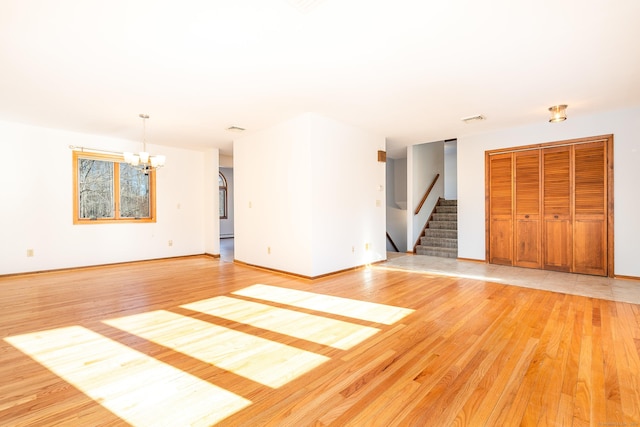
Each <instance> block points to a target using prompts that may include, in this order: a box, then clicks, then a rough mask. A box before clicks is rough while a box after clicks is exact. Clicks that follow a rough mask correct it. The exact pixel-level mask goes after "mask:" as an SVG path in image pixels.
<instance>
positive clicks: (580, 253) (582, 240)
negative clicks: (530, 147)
mask: <svg viewBox="0 0 640 427" xmlns="http://www.w3.org/2000/svg"><path fill="white" fill-rule="evenodd" d="M574 153H575V154H574V156H575V213H574V227H573V234H574V237H573V271H574V272H575V273H584V274H597V275H602V276H606V275H607V233H606V221H607V218H606V211H607V184H606V176H607V174H606V164H607V162H606V151H605V144H604V141H602V142H594V143H590V144H582V145H578V146H575V147H574Z"/></svg>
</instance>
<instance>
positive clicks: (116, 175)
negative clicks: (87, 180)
mask: <svg viewBox="0 0 640 427" xmlns="http://www.w3.org/2000/svg"><path fill="white" fill-rule="evenodd" d="M78 159H90V160H102V161H107V162H113V163H114V165H113V186H114V188H113V197H114V214H115V217H114V218H96V219H86V218H79V206H78V204H79V199H78V197H79V195H78ZM121 163H124V158H123V157H122V156H119V155H114V154H103V153H93V152H87V151H75V150H74V151H73V161H72V173H73V223H74V224H113V223H132V222H135V223H141V222H144V223H149V222H156V171H155V170H152V171H150V172H149V217H145V218H137V219H136V218H130V217H126V218H122V217H120V164H121Z"/></svg>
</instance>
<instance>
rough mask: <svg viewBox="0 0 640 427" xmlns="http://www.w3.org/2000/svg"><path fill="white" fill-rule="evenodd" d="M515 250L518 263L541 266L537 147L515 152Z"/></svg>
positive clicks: (515, 263) (533, 266)
mask: <svg viewBox="0 0 640 427" xmlns="http://www.w3.org/2000/svg"><path fill="white" fill-rule="evenodd" d="M513 161H514V200H515V206H514V209H515V214H514V236H513V239H514V243H515V247H514V254H515V259H514V262H513V264H514V265H516V266H518V267H529V268H540V267H541V266H542V262H541V260H542V257H541V245H540V240H541V236H540V151H539V150H531V151H523V152H518V153H514V155H513Z"/></svg>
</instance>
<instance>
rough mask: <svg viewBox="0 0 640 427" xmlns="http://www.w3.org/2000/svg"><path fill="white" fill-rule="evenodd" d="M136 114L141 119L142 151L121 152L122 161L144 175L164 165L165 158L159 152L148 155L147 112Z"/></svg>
mask: <svg viewBox="0 0 640 427" xmlns="http://www.w3.org/2000/svg"><path fill="white" fill-rule="evenodd" d="M138 116H139V117H140V118H141V119H142V151H140V152H139V153H137V154H134V153H130V152H125V153H123V155H124V161H125V162H127V163H128V164H130V165H131V166H133V167H135V168H137V169H139V170H140V172H142V173H144V174H145V175H149V172H151V171H152V170H154V169H157V168H161V167H162V166H164V162H165V160H166V158H165V156H163V155H161V154H158V155H155V156H151V155H149V152H148V151H147V119H148V118H149V116H148V115H147V114H138Z"/></svg>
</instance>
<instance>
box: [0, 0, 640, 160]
mask: <svg viewBox="0 0 640 427" xmlns="http://www.w3.org/2000/svg"><path fill="white" fill-rule="evenodd" d="M296 3H298V4H296ZM639 22H640V1H638V0H608V1H604V0H554V1H549V0H526V1H525V0H519V1H513V0H485V1H478V0H446V1H445V0H440V1H430V0H415V1H409V0H393V1H392V0H377V1H376V0H316V1H313V0H311V1H310V0H174V1H169V0H166V1H161V0H108V1H105V0H55V1H52V0H0V120H9V121H18V122H25V123H30V124H35V125H41V126H47V127H54V128H62V129H69V130H74V131H79V132H89V133H96V134H102V135H108V136H114V137H120V138H127V139H132V140H140V137H141V129H142V124H141V119H139V118H138V114H139V113H146V114H149V115H150V116H151V118H150V119H149V121H148V123H147V140H148V141H149V142H150V143H152V144H160V145H168V146H179V147H187V148H195V149H203V148H207V147H218V148H220V149H221V152H222V154H228V155H229V154H231V153H232V141H233V139H234V138H237V137H238V135H239V134H237V133H232V132H229V131H227V130H226V128H228V127H229V126H232V125H235V126H241V127H244V128H246V129H247V131H246V132H245V133H248V132H252V131H257V130H260V129H263V128H266V127H269V126H271V125H273V124H276V123H279V122H281V121H283V120H286V119H287V118H289V117H291V116H294V115H296V114H298V113H302V112H315V113H318V114H322V115H325V116H328V117H332V118H335V119H337V120H340V121H343V122H345V123H349V124H353V125H355V126H358V127H360V128H362V129H364V130H366V131H369V132H372V133H375V134H377V135H380V136H384V137H386V138H387V142H388V150H389V155H390V156H391V157H402V151H403V150H402V148H403V147H406V146H407V145H409V144H415V143H421V142H430V141H437V140H442V139H448V138H455V137H458V136H460V135H462V134H465V133H470V132H476V131H486V130H492V129H496V128H503V127H509V126H516V125H522V124H527V123H538V122H545V121H546V120H547V119H548V112H547V108H548V107H549V106H551V105H554V104H560V103H566V104H569V109H568V116H569V120H571V117H572V116H573V117H575V116H579V115H583V114H588V113H594V112H598V111H603V110H610V109H614V108H622V107H628V106H635V105H639V104H640V46H639V43H640V24H639ZM476 114H483V115H485V116H486V118H487V120H486V121H484V122H476V123H473V124H464V123H462V122H461V121H460V119H461V118H462V117H467V116H471V115H476ZM550 126H551V124H550ZM101 148H104V147H101Z"/></svg>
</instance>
